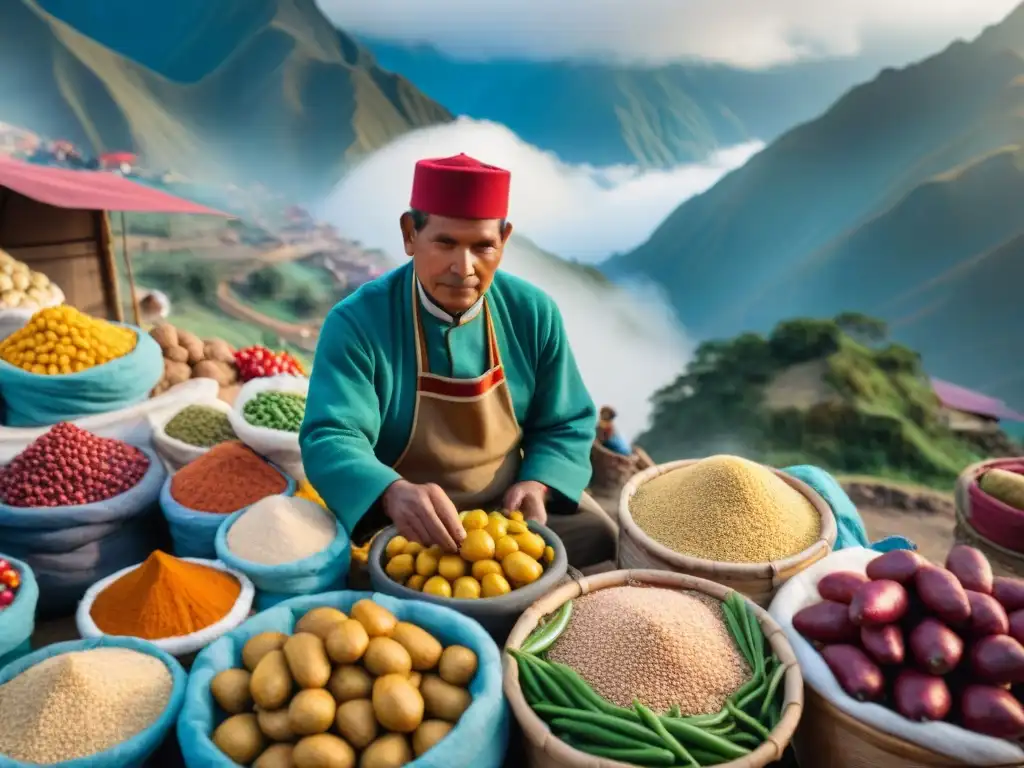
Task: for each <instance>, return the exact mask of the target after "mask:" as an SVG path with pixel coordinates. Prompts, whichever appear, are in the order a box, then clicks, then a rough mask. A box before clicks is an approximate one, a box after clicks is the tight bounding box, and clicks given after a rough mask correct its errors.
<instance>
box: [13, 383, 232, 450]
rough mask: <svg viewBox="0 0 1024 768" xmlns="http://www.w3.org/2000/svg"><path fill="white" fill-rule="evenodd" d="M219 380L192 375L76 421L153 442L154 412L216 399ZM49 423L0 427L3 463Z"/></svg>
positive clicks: (110, 433)
mask: <svg viewBox="0 0 1024 768" xmlns="http://www.w3.org/2000/svg"><path fill="white" fill-rule="evenodd" d="M217 392H218V386H217V382H215V381H214V380H213V379H189V380H188V381H186V382H182V383H181V384H178V385H177V386H174V387H171V388H170V389H169V390H167V391H166V392H164V393H163V394H162V395H157V396H156V397H154V398H151V399H149V400H145V401H143V402H141V403H138V404H137V405H132V406H129V407H128V408H121V409H120V410H116V411H110V412H109V413H101V414H97V415H95V416H84V417H82V418H80V419H74V420H73V421H72V423H73V424H74V425H75V426H77V427H81V428H82V429H84V430H86V431H88V432H92V433H93V434H94V435H98V436H100V437H113V438H116V439H118V440H124V441H125V442H126V443H131V444H132V445H149V444H150V443H151V442H152V438H153V426H152V424H151V423H150V420H149V417H150V415H158V414H161V413H163V412H165V411H168V410H173V411H175V412H177V411H178V410H180V409H181V408H182V407H184V406H185V405H188V404H189V403H190V402H205V401H207V400H213V399H216V397H217ZM50 426H52V425H48V426H45V427H24V428H15V427H10V426H8V427H4V428H3V429H0V464H9V463H10V462H11V461H13V460H14V457H15V456H17V455H18V454H19V453H21V452H22V451H23V450H25V449H26V448H27V447H28V446H29V444H30V443H32V441H33V440H35V439H36V438H38V437H41V436H42V435H45V434H46V433H47V432H48V431H49V429H50Z"/></svg>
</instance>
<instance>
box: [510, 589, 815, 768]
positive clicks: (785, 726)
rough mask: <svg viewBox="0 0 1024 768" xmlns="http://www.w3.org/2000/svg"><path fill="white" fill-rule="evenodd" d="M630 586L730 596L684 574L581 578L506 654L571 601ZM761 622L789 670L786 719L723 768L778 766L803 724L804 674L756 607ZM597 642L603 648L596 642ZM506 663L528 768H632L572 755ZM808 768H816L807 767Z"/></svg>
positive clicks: (526, 620) (535, 611)
mask: <svg viewBox="0 0 1024 768" xmlns="http://www.w3.org/2000/svg"><path fill="white" fill-rule="evenodd" d="M630 584H639V585H643V586H648V587H660V588H662V589H687V590H695V591H697V592H703V593H704V594H707V595H711V596H712V597H716V598H718V599H719V600H724V599H725V598H726V597H727V596H728V595H729V593H730V592H731V591H732V590H730V589H728V588H727V587H723V586H722V585H721V584H715V583H713V582H710V581H707V580H705V579H698V578H695V577H693V576H686V575H684V574H681V573H667V572H665V571H647V570H638V571H611V572H608V573H602V574H599V575H597V576H590V577H583V578H580V579H579V580H578V581H575V582H570V583H568V584H563V585H562V586H560V587H558V588H557V589H555V590H553V591H551V592H549V593H548V594H546V595H545V596H544V597H542V598H541V599H540V600H538V601H537V602H535V603H534V604H533V605H531V606H530V608H529V609H528V610H527V611H526V612H525V613H524V614H523V615H522V616H520V617H519V621H518V622H516V625H515V627H514V628H513V630H512V634H511V635H509V638H508V642H507V643H506V645H505V647H506V648H519V647H520V646H522V644H523V642H524V641H525V640H526V638H527V637H529V635H530V633H531V632H533V630H534V629H536V627H537V625H538V624H539V623H540V620H541V619H542V618H543V617H544V616H546V615H548V614H550V613H553V612H554V611H557V610H558V609H559V608H560V607H561V606H562V605H563V604H564V603H565V602H566V601H567V600H573V599H575V598H577V597H579V596H580V595H585V594H588V593H590V592H596V591H598V590H600V589H607V588H608V587H621V586H627V585H630ZM755 612H756V614H757V618H758V620H759V621H760V622H761V628H762V629H763V630H764V634H765V637H766V639H767V640H768V643H769V644H770V645H771V647H772V649H773V650H774V651H775V653H776V654H778V657H779V659H780V660H781V661H782V663H783V664H784V665H785V666H786V675H785V681H784V696H785V698H784V700H783V705H782V719H781V720H780V721H779V724H778V725H777V726H776V727H775V729H774V730H773V731H772V732H771V735H770V736H769V738H768V740H767V741H765V742H764V743H763V744H762V745H761V746H760V747H758V748H757V749H756V750H754V751H753V752H751V753H750V754H749V755H746V756H745V757H742V758H740V759H739V760H733V761H731V762H728V763H722V764H721V768H764V766H766V765H768V764H769V763H772V762H775V761H776V760H778V759H779V758H780V757H781V756H782V753H783V752H784V751H785V749H786V746H787V745H788V744H789V742H790V740H791V739H792V738H793V734H794V733H795V731H796V727H797V724H798V723H799V722H800V714H801V712H802V710H803V695H804V694H803V692H804V681H803V676H802V675H801V674H800V666H799V665H798V664H797V661H796V656H795V655H794V654H793V649H792V648H791V647H790V645H789V641H788V640H786V636H785V634H783V632H782V629H781V628H780V627H779V626H778V625H777V624H776V623H775V622H774V621H773V620H772V618H771V617H770V616H769V615H768V613H767V612H765V611H764V610H762V609H761V608H760V607H757V606H755ZM597 642H600V640H598V641H597ZM503 656H504V658H503V659H502V663H503V664H504V665H505V696H506V697H507V698H508V702H509V705H510V706H511V707H512V712H513V714H514V715H515V718H516V720H518V721H519V725H520V726H521V727H522V730H523V735H524V736H525V741H526V765H527V766H528V767H529V768H633V767H632V766H630V765H629V764H627V763H620V762H618V761H616V760H607V759H605V758H601V757H595V756H594V755H588V754H586V753H584V752H580V751H579V750H576V749H573V748H572V747H570V746H569V745H568V744H566V743H565V742H563V741H562V740H560V739H558V738H556V737H555V735H554V734H552V733H551V730H550V729H549V728H548V726H547V725H546V724H545V723H544V722H543V721H542V720H541V719H540V718H539V717H538V716H537V715H536V714H535V713H534V711H533V710H532V709H531V708H530V705H529V704H527V703H526V699H525V698H524V697H523V693H522V690H521V689H520V687H519V667H518V665H517V664H516V663H515V662H514V661H512V659H511V657H510V656H509V655H508V654H503ZM807 765H808V766H810V765H816V764H815V763H807Z"/></svg>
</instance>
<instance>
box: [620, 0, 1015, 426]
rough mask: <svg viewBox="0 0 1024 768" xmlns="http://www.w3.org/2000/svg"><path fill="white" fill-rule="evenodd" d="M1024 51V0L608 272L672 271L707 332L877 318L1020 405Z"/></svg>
mask: <svg viewBox="0 0 1024 768" xmlns="http://www.w3.org/2000/svg"><path fill="white" fill-rule="evenodd" d="M1022 53H1024V6H1022V7H1020V8H1018V9H1017V10H1015V11H1014V12H1013V13H1012V14H1011V15H1010V16H1008V17H1007V18H1006V19H1005V20H1004V21H1003V22H1001V23H1000V24H998V25H996V26H994V27H991V28H989V29H988V30H986V31H985V32H984V33H982V34H981V35H980V36H979V37H978V38H977V39H975V40H974V41H972V42H970V43H965V42H956V43H953V44H952V45H950V46H949V47H948V48H947V49H945V50H944V51H942V52H941V53H939V54H937V55H934V56H932V57H930V58H928V59H926V60H924V61H921V62H920V63H917V64H914V65H912V66H909V67H906V68H904V69H901V70H898V71H897V70H892V69H888V70H885V71H883V72H882V73H881V74H879V75H878V77H876V78H875V79H874V80H873V81H871V82H869V83H866V84H863V85H860V86H858V87H856V88H854V89H852V90H851V91H849V92H848V93H847V94H846V95H845V96H843V97H842V98H841V99H840V100H839V101H838V102H836V104H835V105H833V106H832V108H830V109H829V110H828V111H827V112H825V113H824V114H823V115H822V116H820V117H819V118H817V119H816V120H813V121H811V122H808V123H806V124H804V125H801V126H798V127H796V128H794V129H792V130H791V131H789V132H787V133H785V134H784V135H783V136H781V137H779V138H778V139H777V140H776V141H774V142H773V143H772V144H770V145H769V146H768V147H767V148H766V149H765V150H764V151H762V152H761V153H759V154H758V155H756V156H755V157H754V158H752V159H751V160H750V161H749V162H748V163H747V164H746V165H745V166H743V167H742V168H739V169H737V170H736V171H734V172H732V173H730V174H728V175H727V176H726V177H725V178H723V179H722V180H721V181H719V182H718V183H717V184H716V185H715V186H713V187H712V188H711V189H709V190H708V191H707V192H705V193H704V194H701V195H698V196H696V197H694V198H691V199H690V200H688V201H686V202H685V203H683V204H682V205H681V206H680V207H679V208H678V209H676V210H675V211H674V212H673V213H672V214H671V215H670V216H669V217H668V218H667V219H666V220H665V222H663V224H662V225H661V226H660V227H659V228H658V229H657V230H656V231H655V232H654V234H653V235H652V236H651V238H650V239H649V240H648V241H647V242H646V243H644V244H643V245H641V246H640V247H639V248H637V249H636V250H635V251H633V252H631V253H628V254H625V255H622V256H621V257H616V258H613V259H611V260H610V261H609V262H607V263H606V264H605V265H603V269H604V270H605V272H606V273H607V274H609V275H610V276H612V277H615V278H619V279H621V278H627V277H628V278H637V277H641V278H648V279H651V280H653V281H654V282H656V283H658V284H659V285H660V286H661V287H663V288H664V289H665V291H666V292H667V294H668V295H669V297H670V299H671V301H672V303H673V305H674V306H675V308H676V310H677V312H678V314H679V316H680V318H681V319H682V321H683V323H684V324H685V325H686V327H687V329H688V330H690V331H691V332H692V333H695V334H697V335H698V336H700V337H705V338H707V337H709V336H729V335H733V334H735V333H737V332H739V331H742V330H746V329H752V330H764V329H766V328H768V327H770V326H771V325H772V324H773V323H774V322H776V321H777V320H779V319H780V318H782V317H790V316H795V315H796V316H800V315H804V316H831V315H834V314H836V313H837V312H840V311H843V310H856V311H862V312H868V313H870V314H874V315H879V316H881V317H882V318H884V319H885V320H887V321H888V322H889V324H890V326H891V327H892V328H893V330H894V332H895V334H896V336H897V338H898V339H899V340H901V341H906V342H907V343H910V344H912V345H913V346H914V347H915V348H916V349H919V350H920V351H921V353H922V354H923V356H924V361H925V364H926V366H927V367H928V369H929V371H930V372H931V373H933V374H934V375H936V376H938V377H940V378H946V379H950V380H953V381H956V382H958V383H960V384H963V385H965V386H969V387H972V388H976V389H981V390H982V391H986V392H988V393H989V394H992V395H996V396H999V397H1001V398H1003V399H1006V400H1007V401H1009V402H1010V403H1012V404H1014V405H1015V406H1017V407H1018V408H1019V407H1021V406H1024V362H1021V361H1022V360H1024V336H1022V335H1021V334H1020V333H1017V332H1014V331H1010V330H1009V329H1010V328H1013V327H1016V328H1019V327H1020V321H1021V319H1022V318H1024V310H1021V308H1020V287H1021V285H1024V282H1022V278H1024V274H1021V272H1022V266H1021V262H1020V260H1019V256H1020V249H1021V243H1020V239H1019V238H1020V237H1021V236H1024V150H1022V148H1024V57H1022ZM1015 255H1016V256H1017V257H1018V258H1017V260H1016V261H1014V256H1015ZM1014 281H1016V282H1014ZM1014 288H1016V291H1014V290H1013V289H1014ZM1014 320H1015V322H1014ZM996 339H999V341H996Z"/></svg>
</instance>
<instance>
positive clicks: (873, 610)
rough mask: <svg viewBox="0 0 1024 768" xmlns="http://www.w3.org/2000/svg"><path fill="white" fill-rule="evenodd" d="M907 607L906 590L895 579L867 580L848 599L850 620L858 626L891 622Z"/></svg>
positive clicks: (899, 617) (900, 615)
mask: <svg viewBox="0 0 1024 768" xmlns="http://www.w3.org/2000/svg"><path fill="white" fill-rule="evenodd" d="M909 607H910V596H909V595H908V594H907V590H905V589H904V588H903V587H902V586H900V585H899V584H898V583H896V582H895V581H888V580H882V581H869V582H868V583H867V584H865V585H864V586H862V587H860V588H859V589H858V590H857V591H856V592H855V593H854V595H853V600H851V601H850V621H852V622H853V623H854V624H856V625H857V626H858V627H871V626H879V625H881V624H893V623H895V622H897V621H899V620H900V619H902V618H903V617H904V616H905V615H906V613H907V609H908V608H909Z"/></svg>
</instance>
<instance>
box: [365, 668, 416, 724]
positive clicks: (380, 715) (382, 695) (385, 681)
mask: <svg viewBox="0 0 1024 768" xmlns="http://www.w3.org/2000/svg"><path fill="white" fill-rule="evenodd" d="M424 682H426V680H425V679H424ZM423 707H424V702H423V696H422V695H421V694H420V692H419V690H418V689H416V688H414V687H413V686H412V684H411V683H410V682H409V680H408V678H406V677H404V676H403V675H384V676H383V677H378V678H377V679H376V680H375V681H374V683H373V712H374V714H375V715H376V717H377V722H378V723H380V724H381V725H382V726H384V727H385V728H386V729H387V730H389V731H394V732H395V733H412V732H413V731H415V730H416V728H417V727H419V724H420V723H421V722H422V721H423Z"/></svg>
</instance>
